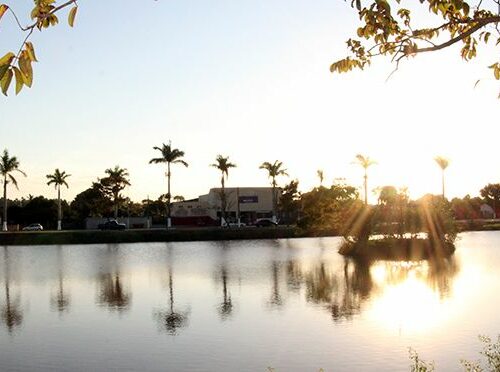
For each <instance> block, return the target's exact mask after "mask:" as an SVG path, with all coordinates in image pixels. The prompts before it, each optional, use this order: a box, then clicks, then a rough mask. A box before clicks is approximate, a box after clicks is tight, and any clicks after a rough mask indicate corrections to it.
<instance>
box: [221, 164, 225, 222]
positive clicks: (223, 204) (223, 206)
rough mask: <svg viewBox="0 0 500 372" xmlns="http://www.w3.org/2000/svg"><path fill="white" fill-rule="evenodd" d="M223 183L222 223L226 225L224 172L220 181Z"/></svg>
mask: <svg viewBox="0 0 500 372" xmlns="http://www.w3.org/2000/svg"><path fill="white" fill-rule="evenodd" d="M220 183H221V186H222V187H221V192H220V202H221V209H222V212H221V216H222V219H223V220H222V221H221V222H223V223H226V192H225V188H224V172H222V178H221V179H220Z"/></svg>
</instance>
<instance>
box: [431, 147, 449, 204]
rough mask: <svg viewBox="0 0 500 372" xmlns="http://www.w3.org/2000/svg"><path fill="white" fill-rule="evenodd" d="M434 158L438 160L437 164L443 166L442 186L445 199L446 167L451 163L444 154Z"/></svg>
mask: <svg viewBox="0 0 500 372" xmlns="http://www.w3.org/2000/svg"><path fill="white" fill-rule="evenodd" d="M434 160H435V161H436V163H437V165H439V168H441V186H442V195H443V199H444V171H445V170H446V168H448V165H450V161H449V160H448V159H446V158H445V157H443V156H436V157H435V158H434Z"/></svg>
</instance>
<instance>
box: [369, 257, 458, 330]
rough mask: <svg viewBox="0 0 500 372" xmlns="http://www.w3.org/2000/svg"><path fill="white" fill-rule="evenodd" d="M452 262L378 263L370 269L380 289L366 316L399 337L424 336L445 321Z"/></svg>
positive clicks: (447, 312) (447, 318) (454, 270)
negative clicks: (419, 334)
mask: <svg viewBox="0 0 500 372" xmlns="http://www.w3.org/2000/svg"><path fill="white" fill-rule="evenodd" d="M455 272H456V265H455V263H454V262H452V261H449V262H439V263H436V262H434V263H432V262H431V263H429V262H378V263H376V264H374V265H373V266H372V268H371V274H372V279H373V281H374V283H375V285H376V286H378V287H380V288H383V290H382V291H381V292H380V294H379V296H377V298H376V299H373V302H372V306H371V307H370V308H367V309H366V310H367V312H366V315H367V317H368V318H369V319H371V320H373V321H374V322H376V324H379V325H380V326H382V327H383V328H387V329H390V330H394V331H397V332H398V333H400V334H402V333H405V334H410V335H411V334H416V333H424V332H426V331H428V330H432V329H433V328H435V327H438V326H439V327H442V326H443V325H444V324H445V323H446V322H447V321H449V320H450V319H449V315H450V312H449V311H448V305H449V304H448V302H449V295H450V291H451V285H450V283H449V280H450V277H449V275H450V274H453V273H455Z"/></svg>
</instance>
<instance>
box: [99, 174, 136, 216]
mask: <svg viewBox="0 0 500 372" xmlns="http://www.w3.org/2000/svg"><path fill="white" fill-rule="evenodd" d="M104 172H105V173H106V174H107V175H108V176H107V177H105V178H103V179H102V180H101V183H102V185H103V186H104V190H105V192H106V193H107V194H109V195H110V196H111V198H112V201H113V205H114V214H115V218H117V217H118V206H119V205H120V203H121V202H122V201H124V200H125V199H124V198H123V197H122V195H121V194H120V193H121V192H122V190H124V189H125V187H127V186H130V181H129V179H128V177H129V174H128V170H127V169H126V168H120V167H119V166H118V165H116V166H115V167H114V168H108V169H106V170H105V171H104Z"/></svg>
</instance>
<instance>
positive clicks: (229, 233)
mask: <svg viewBox="0 0 500 372" xmlns="http://www.w3.org/2000/svg"><path fill="white" fill-rule="evenodd" d="M457 225H458V227H459V232H467V231H498V230H500V225H499V224H495V225H487V224H486V225H485V224H479V223H477V224H470V225H468V224H464V223H462V224H457ZM467 225H468V226H467ZM326 236H332V237H333V236H340V235H339V234H336V232H335V231H321V232H317V231H316V232H307V231H304V230H301V229H299V228H297V227H295V226H278V227H264V228H249V227H244V228H220V227H211V228H206V227H203V228H196V227H194V228H185V227H182V228H172V229H170V230H166V229H148V230H145V229H131V230H125V231H110V230H106V231H100V230H63V231H16V232H1V233H0V245H4V246H7V245H9V246H20V245H60V244H108V243H141V242H144V243H149V242H189V241H211V240H212V241H213V240H215V241H217V240H258V239H288V238H314V237H326Z"/></svg>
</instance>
